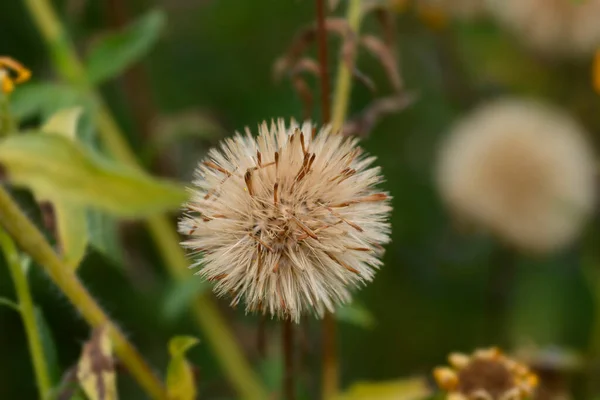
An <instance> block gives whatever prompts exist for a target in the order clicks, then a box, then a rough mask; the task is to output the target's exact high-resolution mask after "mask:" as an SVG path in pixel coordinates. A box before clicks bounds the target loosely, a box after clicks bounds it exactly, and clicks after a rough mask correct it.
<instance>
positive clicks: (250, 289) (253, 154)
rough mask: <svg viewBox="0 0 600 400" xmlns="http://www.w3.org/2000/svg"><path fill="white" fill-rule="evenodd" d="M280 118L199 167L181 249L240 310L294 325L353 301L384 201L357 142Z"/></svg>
mask: <svg viewBox="0 0 600 400" xmlns="http://www.w3.org/2000/svg"><path fill="white" fill-rule="evenodd" d="M313 135H314V130H313V128H312V126H311V124H310V123H304V124H303V125H302V126H299V125H298V124H296V123H295V122H294V121H292V123H291V126H290V127H289V128H288V127H286V125H285V122H284V121H283V120H281V119H279V120H278V121H277V122H276V123H275V122H272V123H271V126H270V127H269V126H268V125H267V124H266V123H262V124H261V125H260V126H259V136H258V137H257V138H254V137H253V136H252V134H251V132H250V131H249V130H248V129H246V135H241V134H239V133H238V134H236V136H235V137H233V138H230V139H226V140H225V141H223V143H222V144H221V146H220V148H218V149H217V148H214V149H212V150H211V151H210V152H209V154H208V157H207V158H206V159H205V160H204V161H202V162H201V163H200V165H199V168H198V170H197V179H196V180H195V181H194V185H195V188H194V190H193V194H192V198H191V201H190V202H189V204H187V210H188V214H187V215H186V216H184V217H183V219H182V220H181V222H180V225H179V229H180V232H181V233H182V234H184V235H187V236H188V239H187V240H186V241H185V242H184V243H183V245H184V246H185V247H187V248H189V249H190V250H192V251H193V253H194V254H201V255H202V256H201V257H199V258H198V259H197V261H196V263H195V264H194V265H195V266H198V267H201V269H200V271H199V274H200V275H202V276H203V277H204V278H206V279H207V280H209V281H213V282H215V287H214V290H215V292H216V293H217V294H218V295H228V294H231V295H232V297H233V300H232V305H234V306H235V305H237V304H238V303H239V302H240V301H242V302H245V305H246V311H262V312H263V313H269V314H271V315H272V316H278V317H281V318H291V319H293V320H295V321H298V320H299V318H300V316H301V315H302V314H304V313H306V312H313V313H315V314H316V315H319V316H320V315H322V314H323V312H324V311H325V310H326V309H327V310H330V311H333V310H334V308H335V306H336V304H338V303H344V302H347V301H349V300H350V291H351V289H352V288H354V287H356V286H359V285H361V284H364V283H366V282H368V281H371V280H372V279H373V276H374V273H375V270H376V269H377V268H379V267H380V266H381V261H380V255H381V253H382V249H383V248H382V245H383V244H385V243H387V242H388V241H389V233H390V225H389V223H388V222H387V219H388V215H389V212H390V210H391V208H390V205H389V196H388V195H387V194H386V193H383V192H381V191H379V190H377V188H376V185H377V184H378V183H380V182H381V181H382V176H381V174H380V169H379V168H378V167H372V166H371V164H372V163H373V162H374V161H375V157H368V156H366V155H365V154H364V153H363V151H362V149H361V148H360V147H357V139H348V138H344V137H342V135H335V134H333V133H332V132H331V131H330V129H329V128H323V129H322V130H321V131H320V132H319V133H318V134H316V135H314V137H313Z"/></svg>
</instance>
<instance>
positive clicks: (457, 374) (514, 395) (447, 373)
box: [433, 348, 538, 400]
mask: <svg viewBox="0 0 600 400" xmlns="http://www.w3.org/2000/svg"><path fill="white" fill-rule="evenodd" d="M448 361H449V363H450V365H451V367H438V368H436V369H435V370H434V371H433V376H434V378H435V380H436V382H437V384H438V386H439V387H440V388H441V389H443V390H446V391H448V397H447V398H448V399H452V400H480V399H481V400H521V399H527V398H529V397H531V395H532V394H533V392H534V390H535V388H536V387H537V385H538V378H537V376H536V375H535V374H533V373H531V372H530V371H529V368H528V367H527V366H526V365H523V364H521V363H518V362H517V361H515V360H512V359H510V358H508V357H506V356H505V355H504V354H502V352H501V351H500V350H498V349H497V348H490V349H481V350H477V351H475V352H474V353H473V354H472V355H466V354H461V353H452V354H450V356H449V357H448Z"/></svg>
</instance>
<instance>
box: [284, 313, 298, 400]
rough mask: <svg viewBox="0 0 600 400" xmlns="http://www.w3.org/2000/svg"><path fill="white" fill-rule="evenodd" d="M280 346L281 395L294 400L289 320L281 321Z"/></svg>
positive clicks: (292, 352)
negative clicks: (281, 358)
mask: <svg viewBox="0 0 600 400" xmlns="http://www.w3.org/2000/svg"><path fill="white" fill-rule="evenodd" d="M281 344H282V346H283V348H282V351H283V364H284V367H283V369H284V373H283V393H284V398H285V399H286V400H294V399H295V397H296V391H295V387H294V327H293V325H292V320H291V319H289V318H286V319H284V320H283V321H281Z"/></svg>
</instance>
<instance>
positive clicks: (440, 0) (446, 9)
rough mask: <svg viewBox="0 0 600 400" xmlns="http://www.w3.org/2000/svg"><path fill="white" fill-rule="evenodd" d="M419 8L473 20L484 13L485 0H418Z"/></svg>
mask: <svg viewBox="0 0 600 400" xmlns="http://www.w3.org/2000/svg"><path fill="white" fill-rule="evenodd" d="M417 9H421V10H432V11H433V10H437V11H440V12H442V13H444V14H446V15H448V16H450V17H453V18H457V19H461V20H472V19H476V18H478V17H480V16H482V15H483V14H484V10H485V0H418V1H417Z"/></svg>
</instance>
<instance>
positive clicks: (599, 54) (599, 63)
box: [592, 49, 600, 94]
mask: <svg viewBox="0 0 600 400" xmlns="http://www.w3.org/2000/svg"><path fill="white" fill-rule="evenodd" d="M592 83H593V85H594V89H595V90H596V92H597V93H598V94H600V49H598V50H596V56H595V57H594V65H593V67H592Z"/></svg>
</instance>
